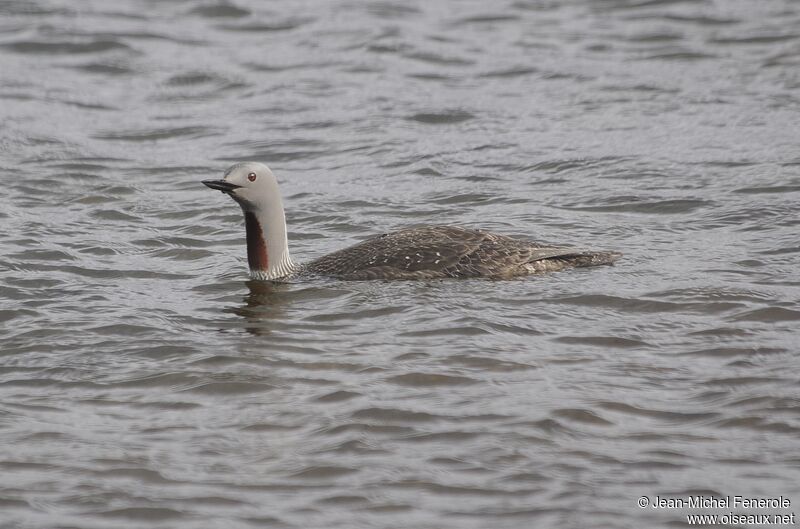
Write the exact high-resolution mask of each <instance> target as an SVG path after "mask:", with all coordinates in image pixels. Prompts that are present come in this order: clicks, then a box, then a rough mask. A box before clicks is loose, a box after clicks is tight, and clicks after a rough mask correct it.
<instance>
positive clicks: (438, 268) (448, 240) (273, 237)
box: [203, 162, 622, 280]
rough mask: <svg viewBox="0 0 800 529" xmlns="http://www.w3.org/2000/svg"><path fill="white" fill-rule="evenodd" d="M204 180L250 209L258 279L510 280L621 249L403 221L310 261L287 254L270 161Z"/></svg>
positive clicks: (609, 259)
mask: <svg viewBox="0 0 800 529" xmlns="http://www.w3.org/2000/svg"><path fill="white" fill-rule="evenodd" d="M203 184H205V185H207V186H208V187H210V188H211V189H217V190H219V191H222V192H223V193H225V194H227V195H229V196H230V197H231V198H232V199H234V200H235V201H236V202H238V203H239V205H240V206H241V208H242V211H243V212H244V221H245V231H246V233H247V261H248V264H249V265H250V276H251V277H252V278H253V279H263V280H283V279H289V278H292V277H296V276H301V275H303V276H304V275H311V276H326V277H333V278H338V279H344V280H365V279H436V278H475V277H486V278H492V279H509V278H512V277H517V276H525V275H530V274H536V273H541V272H550V271H556V270H562V269H565V268H574V267H583V266H597V265H607V264H612V263H613V262H614V261H616V260H617V259H618V258H619V257H620V256H621V255H622V254H620V253H617V252H609V251H603V252H594V251H584V250H578V249H575V248H566V247H555V246H545V245H541V244H537V243H535V242H531V241H527V240H521V239H515V238H512V237H508V236H505V235H498V234H495V233H489V232H485V231H481V230H472V229H467V228H462V227H459V226H422V227H413V228H405V229H401V230H399V231H394V232H391V233H384V234H382V235H378V236H376V237H373V238H371V239H367V240H365V241H363V242H361V243H358V244H356V245H354V246H350V247H349V248H345V249H343V250H339V251H337V252H333V253H331V254H328V255H325V256H323V257H320V258H318V259H315V260H313V261H310V262H308V263H305V264H298V263H295V262H294V261H293V260H292V258H291V256H290V255H289V244H288V238H287V235H286V216H285V214H284V211H283V200H281V195H280V192H279V191H278V181H277V179H276V178H275V175H273V174H272V171H270V169H269V167H267V166H266V165H264V164H261V163H257V162H243V163H237V164H235V165H233V166H232V167H230V168H229V169H228V170H227V171H225V176H224V177H223V178H222V180H203Z"/></svg>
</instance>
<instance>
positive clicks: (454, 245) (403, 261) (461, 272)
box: [305, 226, 620, 279]
mask: <svg viewBox="0 0 800 529" xmlns="http://www.w3.org/2000/svg"><path fill="white" fill-rule="evenodd" d="M619 255H620V254H617V253H614V252H585V251H580V250H575V249H574V248H558V247H548V246H541V245H538V244H536V243H534V242H531V241H525V240H520V239H514V238H511V237H507V236H504V235H497V234H494V233H488V232H484V231H479V230H469V229H465V228H460V227H457V226H424V227H419V228H406V229H403V230H400V231H396V232H393V233H388V234H383V235H379V236H377V237H373V238H371V239H368V240H366V241H363V242H361V243H359V244H356V245H354V246H351V247H349V248H345V249H343V250H339V251H337V252H333V253H331V254H328V255H326V256H324V257H321V258H319V259H316V260H314V261H311V262H310V263H308V264H307V265H306V267H305V270H306V271H307V272H311V273H315V274H320V275H325V276H333V277H338V278H341V279H434V278H446V277H452V278H467V277H488V278H495V279H505V278H509V277H515V276H522V275H528V274H532V273H537V272H547V271H555V270H561V269H563V268H569V267H575V266H595V265H601V264H611V263H613V262H614V261H615V260H616V259H617V258H618V257H619Z"/></svg>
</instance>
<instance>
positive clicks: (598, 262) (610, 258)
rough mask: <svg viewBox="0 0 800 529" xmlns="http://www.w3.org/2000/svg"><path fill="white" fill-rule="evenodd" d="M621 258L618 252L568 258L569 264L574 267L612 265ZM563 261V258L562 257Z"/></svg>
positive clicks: (586, 254) (577, 255)
mask: <svg viewBox="0 0 800 529" xmlns="http://www.w3.org/2000/svg"><path fill="white" fill-rule="evenodd" d="M620 257H622V254H621V253H619V252H586V253H580V254H576V255H571V256H569V258H568V260H569V263H570V264H571V265H572V266H574V267H576V268H580V267H584V266H602V265H610V264H614V262H615V261H616V260H617V259H619V258H620ZM562 259H563V257H562Z"/></svg>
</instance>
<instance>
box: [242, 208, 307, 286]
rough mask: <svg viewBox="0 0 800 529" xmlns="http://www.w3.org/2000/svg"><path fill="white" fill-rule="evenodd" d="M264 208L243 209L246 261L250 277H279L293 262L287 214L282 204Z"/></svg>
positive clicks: (292, 266)
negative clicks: (245, 233)
mask: <svg viewBox="0 0 800 529" xmlns="http://www.w3.org/2000/svg"><path fill="white" fill-rule="evenodd" d="M278 206H279V207H273V208H269V209H268V210H266V211H265V210H263V209H250V208H247V209H244V208H243V209H244V224H245V229H246V231H247V262H248V264H249V265H250V277H252V278H253V279H279V278H281V277H285V276H287V275H289V274H291V273H292V271H293V270H294V269H295V264H294V262H293V261H292V258H291V256H290V255H289V242H288V237H287V236H286V216H285V215H284V213H283V205H282V204H278Z"/></svg>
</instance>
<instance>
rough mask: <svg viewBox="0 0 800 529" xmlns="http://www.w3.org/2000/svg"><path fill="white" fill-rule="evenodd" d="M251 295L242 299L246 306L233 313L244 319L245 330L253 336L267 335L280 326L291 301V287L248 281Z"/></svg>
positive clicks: (234, 308) (237, 308)
mask: <svg viewBox="0 0 800 529" xmlns="http://www.w3.org/2000/svg"><path fill="white" fill-rule="evenodd" d="M245 284H246V285H247V288H248V289H249V291H250V292H249V293H248V294H247V295H246V296H245V297H244V298H243V299H242V301H243V302H244V304H242V305H239V306H236V307H233V308H232V309H231V311H232V312H233V313H234V314H236V315H238V316H241V317H243V318H244V319H245V320H246V321H247V324H246V325H245V330H246V331H247V332H249V333H251V334H256V335H267V334H270V333H271V332H272V331H273V330H274V329H276V328H277V327H278V326H279V325H280V323H279V322H280V320H282V319H283V318H284V316H285V314H286V310H285V309H286V307H287V305H288V304H289V303H290V301H291V285H289V284H288V283H278V282H274V281H252V280H251V281H247V282H246V283H245Z"/></svg>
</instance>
